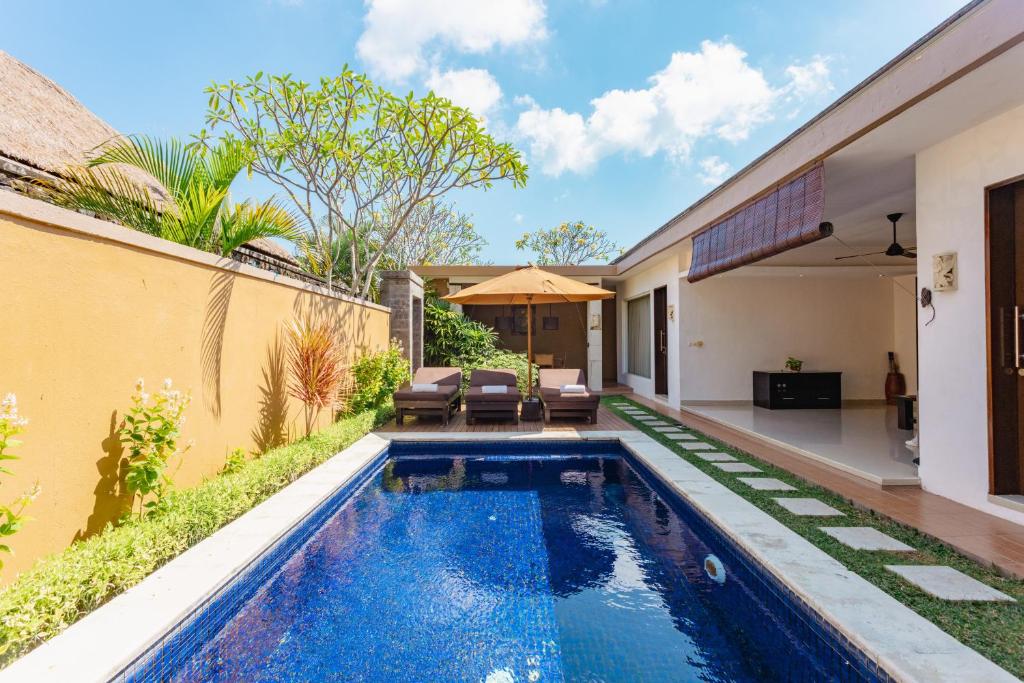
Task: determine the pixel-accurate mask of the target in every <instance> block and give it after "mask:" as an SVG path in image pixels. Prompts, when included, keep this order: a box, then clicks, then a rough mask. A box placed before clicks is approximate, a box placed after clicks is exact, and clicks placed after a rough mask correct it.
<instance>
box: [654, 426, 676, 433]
mask: <svg viewBox="0 0 1024 683" xmlns="http://www.w3.org/2000/svg"><path fill="white" fill-rule="evenodd" d="M654 431H656V432H658V433H660V434H682V432H680V431H679V427H673V426H672V425H668V426H666V427H655V428H654Z"/></svg>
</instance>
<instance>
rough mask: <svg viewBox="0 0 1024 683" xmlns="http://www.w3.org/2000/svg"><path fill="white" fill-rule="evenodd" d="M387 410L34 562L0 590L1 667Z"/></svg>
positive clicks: (177, 493) (179, 493)
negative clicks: (153, 513)
mask: <svg viewBox="0 0 1024 683" xmlns="http://www.w3.org/2000/svg"><path fill="white" fill-rule="evenodd" d="M392 412H393V411H392V410H391V408H390V407H387V408H381V409H378V410H372V411H366V412H363V413H359V414H357V415H353V416H351V417H347V418H344V419H342V420H339V421H338V422H336V423H334V424H332V425H331V426H329V427H327V428H326V429H324V430H323V431H320V432H318V433H316V434H313V435H312V436H309V437H307V438H305V439H303V440H302V441H298V442H296V443H293V444H291V445H288V446H282V447H280V448H275V449H273V450H271V451H268V452H267V453H265V454H264V455H263V456H262V457H260V458H258V459H254V460H249V461H248V462H245V463H244V464H241V465H240V466H239V467H238V469H237V470H236V471H234V472H232V473H230V474H223V475H219V476H216V477H213V478H212V479H209V480H207V481H205V482H203V483H202V484H200V485H199V486H196V487H194V488H191V489H182V490H172V491H169V492H168V493H167V498H169V499H170V502H171V504H170V505H169V506H167V509H166V510H163V511H161V512H160V513H158V514H155V515H152V516H147V517H143V518H141V519H140V518H138V517H134V518H131V519H130V520H128V521H127V522H126V523H125V524H123V525H122V526H119V527H113V526H109V525H108V526H107V528H106V529H104V530H103V531H102V532H101V533H99V534H97V535H96V536H92V537H90V538H88V539H85V540H83V541H79V542H77V543H75V544H74V545H72V546H71V547H69V548H67V549H66V550H64V551H62V552H60V553H57V554H55V555H51V556H50V557H47V558H44V559H43V560H40V561H39V562H38V563H36V565H35V566H34V567H33V568H32V569H29V570H28V571H26V572H24V573H22V574H21V575H20V576H18V578H17V579H15V581H14V582H13V583H11V584H10V585H8V586H6V587H4V588H3V589H0V665H4V664H7V663H9V662H11V661H12V660H14V659H15V658H17V657H19V656H20V655H23V654H25V653H26V652H28V651H29V650H31V649H32V648H34V647H36V646H37V645H39V644H40V643H42V642H44V641H46V640H48V639H49V638H52V637H53V636H55V635H57V634H58V633H60V632H61V631H63V630H64V629H66V628H67V627H68V626H70V625H71V624H73V623H75V622H76V621H78V620H79V619H81V618H82V617H83V616H85V615H86V614H88V613H89V612H91V611H92V610H94V609H96V608H97V607H99V606H100V605H102V604H103V603H105V602H107V601H108V600H110V599H111V598H112V597H114V596H115V595H117V594H119V593H122V592H124V591H125V590H127V589H129V588H131V587H132V586H134V585H136V584H137V583H139V582H140V581H142V580H143V579H144V578H146V576H148V575H149V574H151V573H152V572H153V571H154V570H156V569H158V568H159V567H160V566H162V565H164V564H166V563H167V562H168V561H170V560H171V559H173V558H174V557H176V556H177V555H179V554H181V553H182V552H183V551H185V550H187V549H188V548H190V547H191V546H193V545H195V544H196V543H198V542H199V541H201V540H202V539H204V538H206V537H207V536H209V535H210V534H212V533H213V532H214V531H216V530H217V529H219V528H221V527H222V526H224V525H225V524H227V523H228V522H230V521H232V520H233V519H235V518H237V517H239V516H241V515H242V514H244V513H245V512H247V511H248V510H250V509H251V508H252V507H254V506H255V505H257V504H259V503H260V502H262V501H263V500H265V499H267V498H269V497H270V496H271V495H273V494H274V493H276V492H277V491H279V490H281V489H282V488H284V487H285V486H287V485H288V484H290V483H291V482H293V481H294V480H295V479H297V478H298V477H299V476H301V475H302V474H304V473H305V472H307V471H309V470H311V469H312V468H314V467H316V466H317V465H319V464H320V463H322V462H324V461H326V460H327V459H328V458H330V457H331V456H333V455H334V454H335V453H337V452H338V451H340V450H342V449H343V448H346V447H347V446H349V445H351V444H352V443H354V442H355V441H357V440H358V439H360V438H361V437H362V436H363V435H365V434H366V433H367V432H369V431H370V430H371V429H374V428H375V427H378V426H380V425H382V424H384V422H385V421H387V420H388V419H390V418H391V414H392Z"/></svg>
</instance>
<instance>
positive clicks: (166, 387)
mask: <svg viewBox="0 0 1024 683" xmlns="http://www.w3.org/2000/svg"><path fill="white" fill-rule="evenodd" d="M170 388H171V378H170V377H168V378H166V379H164V390H165V391H168V390H170Z"/></svg>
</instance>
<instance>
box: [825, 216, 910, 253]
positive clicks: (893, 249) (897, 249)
mask: <svg viewBox="0 0 1024 683" xmlns="http://www.w3.org/2000/svg"><path fill="white" fill-rule="evenodd" d="M902 217H903V214H902V213H890V214H889V215H887V216H886V219H888V220H889V221H890V222H891V223H892V244H890V245H889V246H888V248H886V250H885V251H873V252H871V253H870V254H850V255H849V256H836V261H842V260H843V259H848V258H861V257H864V256H881V255H882V254H885V255H886V256H903V257H904V258H917V254H916V253H914V252H913V251H910V250H911V249H913V248H914V247H904V246H903V245H902V244H900V243H899V242H897V241H896V221H898V220H899V219H900V218H902Z"/></svg>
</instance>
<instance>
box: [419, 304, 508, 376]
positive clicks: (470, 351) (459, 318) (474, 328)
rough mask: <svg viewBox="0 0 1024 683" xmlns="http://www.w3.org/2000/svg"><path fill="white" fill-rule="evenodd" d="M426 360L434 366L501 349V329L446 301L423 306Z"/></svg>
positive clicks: (453, 362) (443, 365) (448, 364)
mask: <svg viewBox="0 0 1024 683" xmlns="http://www.w3.org/2000/svg"><path fill="white" fill-rule="evenodd" d="M423 322H424V337H425V341H424V344H423V362H424V363H425V364H426V365H429V366H433V367H448V366H453V365H458V364H459V363H458V362H457V361H462V360H463V359H466V358H480V357H482V356H486V355H488V354H491V353H494V352H495V351H497V350H498V333H497V332H495V331H494V329H493V328H491V327H488V326H487V325H485V324H483V323H481V322H477V321H476V320H470V319H469V318H467V317H466V316H464V315H462V314H461V313H458V312H456V311H453V310H451V308H449V307H448V305H447V304H444V303H429V304H427V306H426V307H425V308H424V317H423Z"/></svg>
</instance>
